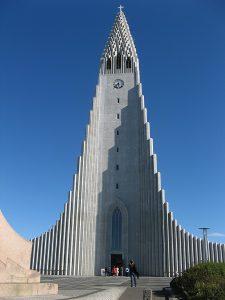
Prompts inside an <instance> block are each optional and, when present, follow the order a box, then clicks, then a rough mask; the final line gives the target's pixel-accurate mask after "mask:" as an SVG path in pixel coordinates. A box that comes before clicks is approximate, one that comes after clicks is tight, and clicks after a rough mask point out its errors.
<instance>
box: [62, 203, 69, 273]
mask: <svg viewBox="0 0 225 300" xmlns="http://www.w3.org/2000/svg"><path fill="white" fill-rule="evenodd" d="M67 212H68V202H66V204H65V206H64V213H63V228H62V229H63V230H62V232H63V234H62V235H63V237H62V248H61V266H62V275H66V273H65V245H66V227H67Z"/></svg>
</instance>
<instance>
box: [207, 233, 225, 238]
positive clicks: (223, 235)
mask: <svg viewBox="0 0 225 300" xmlns="http://www.w3.org/2000/svg"><path fill="white" fill-rule="evenodd" d="M208 236H215V237H225V233H220V232H212V233H209V234H208Z"/></svg>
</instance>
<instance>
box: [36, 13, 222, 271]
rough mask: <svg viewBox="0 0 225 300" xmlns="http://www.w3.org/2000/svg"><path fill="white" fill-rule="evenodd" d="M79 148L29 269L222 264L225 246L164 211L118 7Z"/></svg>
mask: <svg viewBox="0 0 225 300" xmlns="http://www.w3.org/2000/svg"><path fill="white" fill-rule="evenodd" d="M82 149H83V150H82V154H81V156H80V157H79V160H78V168H77V174H75V175H74V180H73V187H72V189H71V191H70V192H69V197H68V201H67V202H66V204H65V208H64V211H63V212H62V213H61V215H60V217H59V219H58V220H57V221H56V223H55V225H54V226H53V227H52V228H51V229H49V230H48V231H46V232H44V233H43V234H41V235H40V236H39V237H36V238H34V239H33V249H32V259H31V269H34V270H38V271H40V272H41V273H42V274H49V275H80V276H87V275H99V274H100V269H101V268H104V267H105V266H111V265H116V264H117V265H124V266H126V265H127V263H128V260H129V259H134V260H135V262H136V264H137V268H138V270H139V271H140V274H141V275H146V276H173V275H174V274H175V273H180V272H182V270H185V269H186V268H188V267H190V266H192V265H195V264H197V263H199V262H201V261H202V260H204V259H205V258H208V259H209V260H211V261H215V262H222V261H224V262H225V245H221V244H217V243H211V242H207V241H205V240H202V239H200V238H197V237H195V236H193V235H192V234H190V233H189V232H186V231H185V230H184V229H183V228H182V227H181V226H180V225H178V224H177V221H176V220H175V219H174V217H173V213H172V212H170V211H169V206H168V203H167V202H166V199H165V192H164V190H163V189H162V187H161V176H160V173H159V172H158V170H157V156H156V154H155V153H154V150H153V140H152V138H151V135H150V125H149V123H148V121H147V111H146V108H145V104H144V96H143V94H142V85H141V82H140V70H139V62H138V56H137V52H136V48H135V45H134V42H133V39H132V36H131V33H130V30H129V26H128V24H127V21H126V17H125V15H124V13H123V12H122V10H121V8H120V11H119V13H118V14H117V16H116V19H115V23H114V25H113V28H112V31H111V33H110V36H109V39H108V42H107V44H106V47H105V49H104V52H103V55H102V57H101V61H100V70H99V77H98V84H97V86H96V95H95V96H94V98H93V108H92V110H91V112H90V121H89V124H88V125H87V128H86V137H85V140H84V141H83V148H82Z"/></svg>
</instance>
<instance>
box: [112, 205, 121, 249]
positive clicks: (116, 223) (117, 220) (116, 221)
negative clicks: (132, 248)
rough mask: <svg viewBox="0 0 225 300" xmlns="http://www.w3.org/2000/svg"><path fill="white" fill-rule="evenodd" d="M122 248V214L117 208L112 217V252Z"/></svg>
mask: <svg viewBox="0 0 225 300" xmlns="http://www.w3.org/2000/svg"><path fill="white" fill-rule="evenodd" d="M121 248H122V214H121V211H120V210H119V208H118V207H117V208H115V210H114V212H113V215H112V250H114V251H115V250H117V251H119V250H121Z"/></svg>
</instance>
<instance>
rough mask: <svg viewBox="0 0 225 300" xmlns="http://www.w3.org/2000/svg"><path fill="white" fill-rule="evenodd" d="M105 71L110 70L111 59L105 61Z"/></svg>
mask: <svg viewBox="0 0 225 300" xmlns="http://www.w3.org/2000/svg"><path fill="white" fill-rule="evenodd" d="M106 69H107V70H111V59H110V58H109V59H107V63H106Z"/></svg>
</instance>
